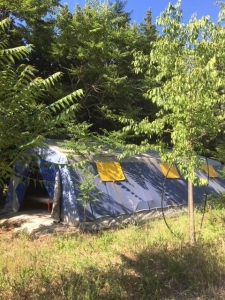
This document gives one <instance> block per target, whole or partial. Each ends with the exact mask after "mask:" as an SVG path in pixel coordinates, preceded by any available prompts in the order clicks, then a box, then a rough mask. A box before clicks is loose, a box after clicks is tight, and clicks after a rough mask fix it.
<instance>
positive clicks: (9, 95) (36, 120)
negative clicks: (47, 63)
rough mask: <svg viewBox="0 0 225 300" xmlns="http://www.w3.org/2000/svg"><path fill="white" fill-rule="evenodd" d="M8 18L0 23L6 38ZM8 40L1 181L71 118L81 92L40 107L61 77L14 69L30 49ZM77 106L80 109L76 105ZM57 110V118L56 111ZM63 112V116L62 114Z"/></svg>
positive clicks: (2, 74)
mask: <svg viewBox="0 0 225 300" xmlns="http://www.w3.org/2000/svg"><path fill="white" fill-rule="evenodd" d="M9 23H10V20H9V19H6V20H4V21H2V22H0V28H1V34H2V37H3V38H5V34H4V28H5V27H6V26H8V24H9ZM6 45H7V40H6V39H3V41H2V42H1V44H0V99H1V102H0V179H1V182H0V183H1V184H2V183H3V182H2V179H3V178H7V176H10V175H11V174H12V173H13V166H14V164H15V162H16V161H17V160H22V161H24V160H25V161H26V160H27V157H28V156H29V151H28V150H30V149H33V148H35V147H36V146H38V145H40V143H42V142H43V137H44V136H48V135H49V134H52V133H54V132H55V131H56V130H57V131H58V130H59V128H57V127H56V126H59V125H60V122H61V123H63V122H65V115H66V118H67V119H68V116H69V114H70V111H73V110H74V105H75V104H74V101H76V100H77V98H78V97H80V96H81V95H82V91H77V92H74V93H73V94H71V95H69V96H67V97H64V98H63V99H60V100H58V101H56V102H55V103H54V104H52V105H50V106H49V107H47V106H46V105H45V104H38V102H39V103H40V100H41V99H42V100H43V99H44V98H45V94H46V93H47V92H48V91H50V90H51V89H53V88H54V85H55V83H56V82H57V81H58V80H59V79H60V77H61V74H60V73H55V74H53V75H52V76H50V77H48V78H46V79H42V78H40V77H35V75H34V72H35V69H34V68H33V67H32V66H30V65H25V64H21V65H19V66H15V59H27V57H28V56H29V55H30V52H31V46H30V45H27V46H21V47H16V48H11V49H7V48H5V47H6ZM76 107H77V106H76ZM56 108H57V109H58V111H57V116H54V112H56ZM62 108H63V109H66V108H67V110H64V111H63V113H61V111H62Z"/></svg>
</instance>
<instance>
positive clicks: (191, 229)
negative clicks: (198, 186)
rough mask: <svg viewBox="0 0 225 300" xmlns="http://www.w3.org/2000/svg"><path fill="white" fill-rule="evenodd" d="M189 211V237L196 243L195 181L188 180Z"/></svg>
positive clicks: (192, 242)
mask: <svg viewBox="0 0 225 300" xmlns="http://www.w3.org/2000/svg"><path fill="white" fill-rule="evenodd" d="M188 213H189V238H190V244H191V245H194V244H195V220H194V200H193V183H192V182H191V181H190V180H188Z"/></svg>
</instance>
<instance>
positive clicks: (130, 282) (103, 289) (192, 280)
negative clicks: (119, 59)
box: [12, 244, 225, 300]
mask: <svg viewBox="0 0 225 300" xmlns="http://www.w3.org/2000/svg"><path fill="white" fill-rule="evenodd" d="M120 257H121V261H122V262H118V263H114V264H113V265H112V266H111V267H110V268H105V271H104V270H103V269H102V268H100V267H99V268H98V266H93V267H87V268H85V267H84V269H83V271H82V272H79V273H76V272H75V271H74V270H72V269H69V268H67V269H65V270H63V271H61V272H60V273H59V274H58V276H57V278H54V279H52V281H51V280H49V279H48V280H46V281H44V280H42V285H41V286H39V287H38V290H37V291H36V298H35V299H68V300H70V299H71V300H72V299H73V300H74V299H76V300H84V299H93V300H100V299H101V300H110V299H112V300H114V299H129V300H131V299H133V300H145V299H146V300H166V299H168V300H169V299H171V300H172V299H174V300H183V299H189V300H191V299H193V300H194V299H199V300H200V299H201V300H203V299H204V300H206V299H208V300H209V299H210V300H213V299H215V300H220V299H221V300H222V299H224V298H225V289H224V288H223V282H224V279H225V273H224V267H223V266H221V265H219V263H218V261H217V258H216V255H213V254H212V253H211V251H210V247H209V245H206V244H205V245H198V246H196V247H189V246H185V247H181V248H179V249H176V250H174V249H173V250H170V249H169V247H167V246H160V245H157V246H154V247H153V246H151V247H149V248H146V249H144V250H143V251H141V252H140V251H139V252H138V254H136V255H135V254H134V253H132V254H121V255H120ZM29 288H30V286H29V285H27V286H22V287H20V286H18V285H17V287H16V291H15V295H19V294H20V293H21V295H25V296H24V297H25V298H23V297H21V298H18V297H16V298H14V299H33V298H30V295H32V292H33V291H32V290H29ZM20 289H21V291H20ZM26 297H27V298H26ZM12 299H13V298H12Z"/></svg>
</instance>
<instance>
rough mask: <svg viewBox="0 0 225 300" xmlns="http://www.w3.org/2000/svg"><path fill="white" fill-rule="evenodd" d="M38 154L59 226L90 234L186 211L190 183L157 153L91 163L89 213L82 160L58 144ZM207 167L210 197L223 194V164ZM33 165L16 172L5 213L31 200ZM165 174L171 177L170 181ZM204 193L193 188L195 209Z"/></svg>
mask: <svg viewBox="0 0 225 300" xmlns="http://www.w3.org/2000/svg"><path fill="white" fill-rule="evenodd" d="M37 151H38V156H39V159H38V170H39V173H40V174H41V177H42V179H43V185H44V187H45V190H46V201H50V202H52V203H53V205H52V211H51V215H52V218H53V219H54V220H55V221H63V222H65V223H67V224H72V225H75V226H78V225H79V224H82V223H83V222H84V221H86V223H87V224H88V225H89V226H90V227H91V228H97V227H110V226H114V225H117V224H118V223H120V222H121V221H122V220H130V219H136V220H138V221H140V220H143V219H146V218H149V217H151V216H152V215H154V214H156V213H157V212H160V211H161V209H162V207H163V208H164V209H166V210H167V211H169V208H174V207H180V206H185V205H187V182H186V181H185V180H184V179H183V178H182V177H181V176H180V174H179V173H178V171H177V170H176V167H175V166H174V168H173V169H172V170H171V171H170V172H168V173H167V168H168V166H167V165H166V164H162V162H161V160H160V157H159V155H158V154H157V153H156V152H149V153H145V154H142V155H137V156H133V157H127V158H125V159H123V160H121V161H119V160H118V159H117V156H116V154H113V155H110V154H108V153H105V154H101V155H95V156H93V157H91V158H90V157H89V159H88V161H87V162H86V163H85V165H84V167H83V168H84V169H89V170H90V172H91V173H92V174H93V183H94V188H93V189H92V190H91V192H90V195H89V196H90V203H88V204H87V206H86V207H85V209H84V207H83V205H82V200H81V198H82V197H81V195H82V193H81V189H80V187H81V184H82V182H83V181H84V173H83V171H82V169H83V168H82V167H74V165H75V164H76V163H77V162H80V161H81V160H82V157H80V156H78V155H72V156H71V154H70V156H69V157H68V155H67V154H68V153H67V152H66V151H65V149H63V148H62V147H60V146H59V145H58V143H56V142H53V141H50V142H49V146H48V147H45V148H43V149H38V150H37ZM208 164H209V169H210V172H209V175H210V178H209V186H208V193H209V194H212V193H215V194H218V193H221V192H224V191H225V180H223V179H222V178H220V176H218V171H219V169H221V168H222V166H221V164H220V163H219V162H217V161H214V160H209V161H208ZM28 165H29V162H27V164H26V165H21V164H19V163H18V164H17V165H16V166H15V176H14V178H13V180H12V181H11V183H10V185H9V190H8V194H7V200H6V205H5V209H4V211H7V210H8V211H9V210H14V211H18V210H19V209H20V205H21V203H22V202H23V200H24V198H25V197H26V196H27V189H28V182H29V180H28V178H29V172H30V170H29V167H28ZM165 173H167V177H168V178H167V179H166V180H165ZM197 175H198V176H199V177H200V178H203V179H205V180H207V178H208V174H207V172H205V171H204V170H202V171H197ZM163 185H164V196H163V201H162V188H163ZM205 193H206V186H201V187H194V201H195V203H200V202H202V201H203V199H204V195H205ZM36 198H37V197H36ZM42 200H43V199H42ZM42 200H41V198H40V201H42ZM80 200H81V201H80ZM43 201H44V200H43Z"/></svg>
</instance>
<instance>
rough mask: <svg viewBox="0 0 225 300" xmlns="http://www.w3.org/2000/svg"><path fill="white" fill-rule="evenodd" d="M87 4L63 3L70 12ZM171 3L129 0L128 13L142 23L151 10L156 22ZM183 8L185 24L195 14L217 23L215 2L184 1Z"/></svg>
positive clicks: (82, 0) (78, 1)
mask: <svg viewBox="0 0 225 300" xmlns="http://www.w3.org/2000/svg"><path fill="white" fill-rule="evenodd" d="M85 2H86V1H85V0H67V1H66V2H63V1H62V4H63V3H67V4H68V5H69V8H70V10H71V11H73V10H74V8H75V6H76V4H79V5H80V6H81V7H83V6H84V4H85ZM102 2H103V1H102ZM112 2H113V1H112ZM169 2H171V3H172V4H175V3H176V0H175V1H173V0H170V1H169V0H128V1H127V5H126V11H127V12H131V11H132V15H131V16H132V21H133V22H136V23H140V22H142V20H143V19H144V17H145V13H146V11H147V9H149V8H151V10H152V16H153V22H155V19H156V17H157V16H159V14H160V12H162V11H163V10H164V9H165V7H166V6H167V5H168V3H169ZM182 8H183V13H184V20H183V22H185V23H186V22H188V20H189V19H190V17H191V15H192V14H195V13H196V14H197V18H201V17H202V16H206V15H209V16H210V17H211V19H212V21H214V22H216V21H217V17H218V12H219V8H218V6H217V5H215V1H214V0H183V1H182Z"/></svg>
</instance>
